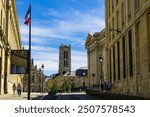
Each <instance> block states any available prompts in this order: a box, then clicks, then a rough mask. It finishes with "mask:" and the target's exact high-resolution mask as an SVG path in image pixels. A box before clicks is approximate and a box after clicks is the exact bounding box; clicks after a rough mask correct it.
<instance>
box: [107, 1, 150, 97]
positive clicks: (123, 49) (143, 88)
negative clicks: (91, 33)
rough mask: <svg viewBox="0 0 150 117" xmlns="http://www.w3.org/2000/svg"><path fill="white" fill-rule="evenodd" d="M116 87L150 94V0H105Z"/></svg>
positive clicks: (110, 62) (110, 68) (110, 66)
mask: <svg viewBox="0 0 150 117" xmlns="http://www.w3.org/2000/svg"><path fill="white" fill-rule="evenodd" d="M105 11H106V18H105V19H106V39H107V55H108V72H109V75H108V78H109V79H111V81H112V82H113V91H115V92H119V93H131V94H138V95H143V96H148V95H149V96H150V0H105Z"/></svg>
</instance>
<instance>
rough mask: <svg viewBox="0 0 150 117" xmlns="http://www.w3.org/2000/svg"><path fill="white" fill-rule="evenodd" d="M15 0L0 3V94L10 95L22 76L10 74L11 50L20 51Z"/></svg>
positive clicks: (20, 81) (5, 0) (3, 0)
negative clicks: (13, 86)
mask: <svg viewBox="0 0 150 117" xmlns="http://www.w3.org/2000/svg"><path fill="white" fill-rule="evenodd" d="M20 39H21V38H20V30H19V24H18V16H17V11H16V1H15V0H1V1H0V94H4V93H5V94H6V93H12V85H13V83H15V84H16V85H17V84H18V83H21V84H22V78H23V76H22V75H11V74H10V61H11V50H17V49H19V50H20V49H22V45H21V40H20Z"/></svg>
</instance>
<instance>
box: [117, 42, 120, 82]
mask: <svg viewBox="0 0 150 117" xmlns="http://www.w3.org/2000/svg"><path fill="white" fill-rule="evenodd" d="M117 51H118V80H120V43H119V41H118V43H117Z"/></svg>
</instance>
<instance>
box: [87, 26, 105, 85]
mask: <svg viewBox="0 0 150 117" xmlns="http://www.w3.org/2000/svg"><path fill="white" fill-rule="evenodd" d="M85 46H86V49H87V56H88V80H89V86H100V84H101V83H103V82H104V81H106V80H107V56H106V38H105V29H104V30H102V31H101V32H96V33H94V34H93V35H92V34H90V33H89V34H88V35H87V38H86V42H85ZM100 58H101V60H100Z"/></svg>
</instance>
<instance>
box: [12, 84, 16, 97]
mask: <svg viewBox="0 0 150 117" xmlns="http://www.w3.org/2000/svg"><path fill="white" fill-rule="evenodd" d="M12 90H13V95H15V92H16V84H15V83H14V84H13V86H12Z"/></svg>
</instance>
